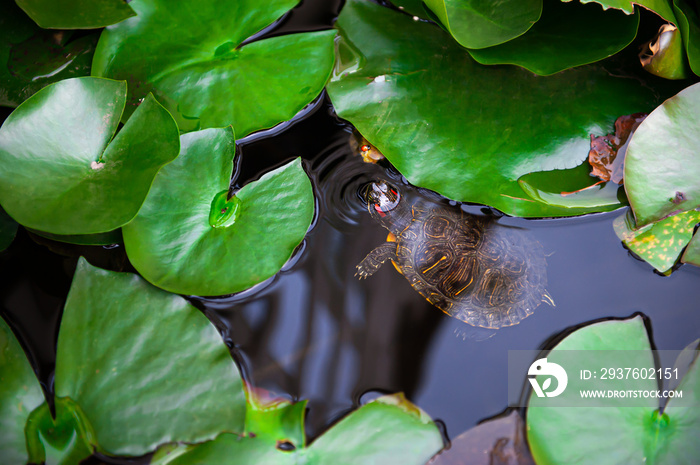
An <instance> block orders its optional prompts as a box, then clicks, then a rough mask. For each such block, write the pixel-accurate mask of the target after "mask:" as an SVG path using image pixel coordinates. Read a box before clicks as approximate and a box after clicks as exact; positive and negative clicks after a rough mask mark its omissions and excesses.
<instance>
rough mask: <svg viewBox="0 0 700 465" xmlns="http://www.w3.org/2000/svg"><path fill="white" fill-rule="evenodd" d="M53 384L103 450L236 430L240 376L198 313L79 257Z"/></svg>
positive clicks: (130, 449) (124, 450)
mask: <svg viewBox="0 0 700 465" xmlns="http://www.w3.org/2000/svg"><path fill="white" fill-rule="evenodd" d="M55 386H56V396H57V397H60V398H69V399H70V400H71V401H73V402H75V403H76V404H77V405H79V406H80V408H81V410H82V412H84V415H85V417H86V418H87V419H88V420H89V421H90V424H91V425H90V426H91V428H92V430H94V433H95V436H96V440H97V443H99V446H100V450H102V451H103V452H106V453H109V454H115V455H142V454H145V453H147V452H149V451H153V450H154V449H155V448H156V447H157V446H158V445H160V444H163V443H166V442H171V441H184V442H200V441H205V440H208V439H212V438H213V437H215V436H216V435H218V434H219V433H221V432H242V431H243V427H244V418H245V394H244V392H243V385H242V382H241V377H240V374H239V372H238V369H237V368H236V365H235V363H234V362H233V360H232V359H231V355H230V353H229V351H228V348H227V347H226V345H225V344H224V343H223V341H222V340H221V337H220V335H219V334H218V332H217V331H216V329H215V328H214V326H213V325H212V324H211V323H210V322H209V321H208V320H207V319H206V317H204V315H202V313H201V312H199V311H198V310H197V309H196V308H194V307H192V306H191V305H190V304H188V303H187V301H185V300H184V299H182V298H181V297H179V296H176V295H173V294H168V293H166V292H163V291H161V290H159V289H156V288H155V287H153V286H151V285H150V284H148V283H146V282H145V281H144V280H142V279H141V278H140V277H138V276H137V275H134V274H130V273H115V272H112V271H105V270H101V269H99V268H95V267H92V266H91V265H89V264H88V263H87V262H86V261H85V260H84V259H81V260H80V261H79V262H78V268H77V270H76V274H75V277H74V278H73V284H72V286H71V290H70V293H69V295H68V300H67V302H66V307H65V310H64V313H63V319H62V321H61V328H60V332H59V336H58V348H57V356H56V385H55Z"/></svg>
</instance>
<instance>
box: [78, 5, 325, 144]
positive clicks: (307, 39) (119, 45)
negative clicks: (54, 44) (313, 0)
mask: <svg viewBox="0 0 700 465" xmlns="http://www.w3.org/2000/svg"><path fill="white" fill-rule="evenodd" d="M298 2H299V0H268V1H266V2H262V3H261V2H260V1H259V0H226V1H219V2H199V1H196V0H182V1H178V2H171V1H169V0H134V1H132V2H131V3H129V6H130V7H132V8H133V9H134V10H135V11H136V13H137V14H138V15H137V16H135V17H133V18H129V19H127V20H126V21H123V22H121V23H119V24H117V25H114V26H110V27H108V28H107V29H106V30H105V31H104V32H103V34H102V36H101V37H100V42H99V44H98V46H97V51H96V53H95V59H94V61H93V66H92V73H93V75H96V76H105V77H110V78H114V79H126V80H127V81H128V82H129V101H130V102H134V101H137V100H138V99H140V98H142V97H144V96H145V95H146V94H148V92H150V91H152V92H153V93H154V94H155V95H156V96H157V97H158V99H159V100H160V101H161V102H163V104H164V105H165V106H166V108H168V110H170V112H171V113H172V114H173V115H174V116H175V119H176V120H177V122H178V125H179V126H180V129H181V130H182V131H192V130H196V129H202V128H211V127H222V126H227V125H233V127H234V128H235V130H236V134H237V135H238V136H239V137H243V136H245V135H247V134H249V133H251V132H253V131H257V130H260V129H265V128H270V127H272V126H274V125H276V124H277V123H280V122H282V121H285V120H288V119H290V118H291V117H292V116H294V115H295V114H296V113H297V112H298V111H299V110H301V109H302V108H303V107H304V106H305V105H306V104H308V103H309V102H311V100H312V99H314V98H315V97H316V96H318V94H319V93H320V92H321V90H322V89H323V87H324V86H325V84H326V81H327V80H328V77H329V76H330V73H331V69H332V67H333V38H334V36H335V33H334V31H318V32H308V33H299V34H288V35H283V36H277V37H272V38H268V39H264V40H249V39H251V37H253V36H254V35H255V34H256V33H258V32H259V31H260V30H261V29H263V28H265V27H266V26H268V25H270V23H272V22H274V21H275V20H277V19H279V17H280V16H282V14H284V13H285V12H286V11H287V10H289V9H290V8H292V7H293V6H294V5H296V4H297V3H298ZM130 115H131V111H130V109H129V108H127V111H126V112H125V114H124V117H125V118H127V117H129V116H130Z"/></svg>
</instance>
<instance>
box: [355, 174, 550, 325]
mask: <svg viewBox="0 0 700 465" xmlns="http://www.w3.org/2000/svg"><path fill="white" fill-rule="evenodd" d="M363 197H364V198H365V200H366V202H367V207H368V210H369V212H370V214H371V215H372V217H373V218H375V219H376V220H378V221H379V222H380V223H381V224H382V226H384V227H385V228H386V229H388V230H389V231H390V234H389V237H388V238H387V242H385V243H384V244H382V245H380V246H379V247H377V248H376V249H374V250H373V251H372V252H370V254H369V255H367V257H365V259H364V260H362V262H360V264H359V265H357V276H359V277H360V279H362V278H366V277H368V276H371V275H372V274H373V273H374V272H376V271H377V270H378V269H379V268H380V267H381V266H382V264H383V263H384V262H386V261H387V260H391V261H392V262H393V263H394V266H395V267H396V269H397V270H399V272H400V273H401V274H403V275H404V276H405V277H406V279H407V280H408V282H409V283H410V284H411V286H413V288H414V289H415V290H416V291H418V293H420V294H421V295H422V296H423V297H425V298H426V299H427V300H428V301H429V302H430V303H431V304H433V305H435V306H436V307H438V308H439V309H440V310H442V311H443V312H445V313H447V314H448V315H450V316H452V317H454V318H457V319H458V320H461V321H464V322H466V323H469V324H470V325H473V326H478V327H482V328H491V329H497V328H501V327H503V326H512V325H516V324H518V323H520V321H521V320H522V319H524V318H526V317H528V316H529V315H532V312H533V311H534V310H535V309H536V308H537V307H538V306H539V305H540V303H542V302H548V303H550V304H552V305H553V301H552V299H551V297H550V296H549V294H548V293H547V291H546V290H545V286H546V285H547V272H546V266H547V265H546V262H545V257H544V252H543V249H542V246H541V245H540V244H539V243H538V242H536V241H534V240H532V239H530V238H529V237H527V236H526V235H525V234H524V233H523V232H522V231H519V230H517V229H515V228H508V227H506V226H502V225H498V224H496V223H495V222H494V221H493V220H491V219H489V218H487V217H481V216H475V215H470V214H468V213H465V212H464V211H462V210H461V209H460V208H449V207H447V206H443V205H440V204H438V203H436V202H431V201H429V200H427V199H419V200H417V201H415V202H410V201H408V200H407V199H405V198H404V196H403V195H401V193H400V192H399V190H398V189H397V188H396V187H395V186H393V185H391V184H389V183H388V182H386V181H377V182H373V183H371V184H370V185H368V186H367V187H366V188H365V190H364V192H363Z"/></svg>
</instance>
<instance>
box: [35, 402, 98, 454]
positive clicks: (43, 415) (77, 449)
mask: <svg viewBox="0 0 700 465" xmlns="http://www.w3.org/2000/svg"><path fill="white" fill-rule="evenodd" d="M55 408H56V416H55V418H54V417H53V416H52V414H51V411H50V410H49V406H48V404H43V405H42V406H41V407H40V408H38V409H36V410H34V411H33V412H32V414H31V415H30V417H29V420H28V421H27V427H26V436H27V450H28V451H29V461H30V463H51V464H58V465H73V464H76V463H80V461H81V460H83V459H85V458H87V457H89V456H91V455H92V453H93V451H94V450H95V448H96V445H97V443H96V440H95V433H94V431H92V429H91V428H90V424H89V422H88V420H87V419H86V418H85V414H84V413H83V412H82V410H81V409H80V407H79V406H78V405H77V404H76V403H75V402H73V401H71V400H70V399H56V400H55Z"/></svg>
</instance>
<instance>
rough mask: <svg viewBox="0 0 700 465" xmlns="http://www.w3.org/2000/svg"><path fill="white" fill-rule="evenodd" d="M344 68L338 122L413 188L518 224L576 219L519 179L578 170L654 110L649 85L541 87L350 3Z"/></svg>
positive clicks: (599, 81)
mask: <svg viewBox="0 0 700 465" xmlns="http://www.w3.org/2000/svg"><path fill="white" fill-rule="evenodd" d="M336 27H338V28H339V30H340V34H341V41H340V43H339V45H338V47H339V49H338V63H337V64H336V71H335V74H334V77H333V79H332V80H331V83H330V84H329V85H328V92H329V95H330V97H331V100H332V101H333V105H334V106H335V108H336V111H337V112H338V114H339V115H340V116H341V117H343V118H345V119H347V120H349V121H350V122H351V123H352V124H354V125H355V126H356V127H357V129H358V130H359V131H360V133H361V134H362V135H363V136H364V137H365V138H367V140H369V141H370V142H371V144H372V145H374V146H376V147H377V148H378V149H379V150H380V151H381V152H382V153H383V154H384V155H385V156H386V157H387V159H388V160H389V161H390V162H391V163H392V164H393V165H394V166H395V167H396V168H397V169H398V170H399V171H400V172H401V173H402V174H403V175H404V176H406V178H407V179H408V180H409V181H410V182H411V183H412V184H414V185H417V186H420V187H425V188H428V189H432V190H434V191H437V192H439V193H440V194H442V195H444V196H446V197H448V198H451V199H454V200H459V201H467V202H476V203H481V204H486V205H490V206H492V207H496V208H498V209H500V210H502V211H503V212H505V213H508V214H510V215H515V216H529V217H536V216H569V215H578V214H583V213H589V212H592V211H598V208H597V207H593V208H586V207H577V208H563V207H559V206H553V205H547V204H545V203H541V202H538V201H536V200H534V199H532V198H530V196H529V195H528V194H527V193H526V192H525V191H524V190H523V189H522V188H521V187H520V185H519V184H518V179H519V178H520V177H522V176H523V175H525V174H528V173H532V172H535V171H549V170H555V169H568V168H573V167H576V166H578V165H580V164H581V163H583V162H584V161H585V160H586V159H587V156H588V152H589V149H590V134H605V133H607V132H608V130H609V129H608V128H610V127H613V124H614V121H615V120H616V119H617V117H619V116H620V115H625V114H631V113H634V112H639V111H645V110H649V109H651V108H653V107H654V106H655V104H656V101H657V100H656V98H655V97H654V96H652V94H651V92H650V90H649V89H648V88H644V86H642V85H641V83H640V82H639V81H638V80H634V79H624V78H616V77H613V76H611V75H610V73H608V72H607V71H605V70H604V69H603V68H601V67H600V65H590V66H585V67H579V68H575V69H571V70H568V71H565V72H562V73H558V74H556V75H554V76H549V77H542V76H535V75H533V74H532V73H530V72H528V71H526V70H523V69H520V68H516V67H495V66H489V67H485V66H481V65H479V64H478V63H476V62H475V61H474V60H473V59H472V58H471V57H470V56H469V55H468V54H466V53H465V52H464V49H462V48H461V47H459V46H457V45H456V44H453V43H451V42H450V41H449V40H446V35H445V33H444V32H443V31H442V30H440V29H439V28H437V27H436V26H434V25H432V24H428V23H425V22H420V21H413V20H412V19H411V17H410V16H407V15H402V14H400V13H397V12H395V11H392V10H390V9H387V8H383V7H381V6H379V5H376V4H374V3H371V2H361V1H358V0H349V1H348V2H347V4H346V5H345V7H344V9H343V11H342V12H341V14H340V18H339V19H338V22H337V23H336Z"/></svg>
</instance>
